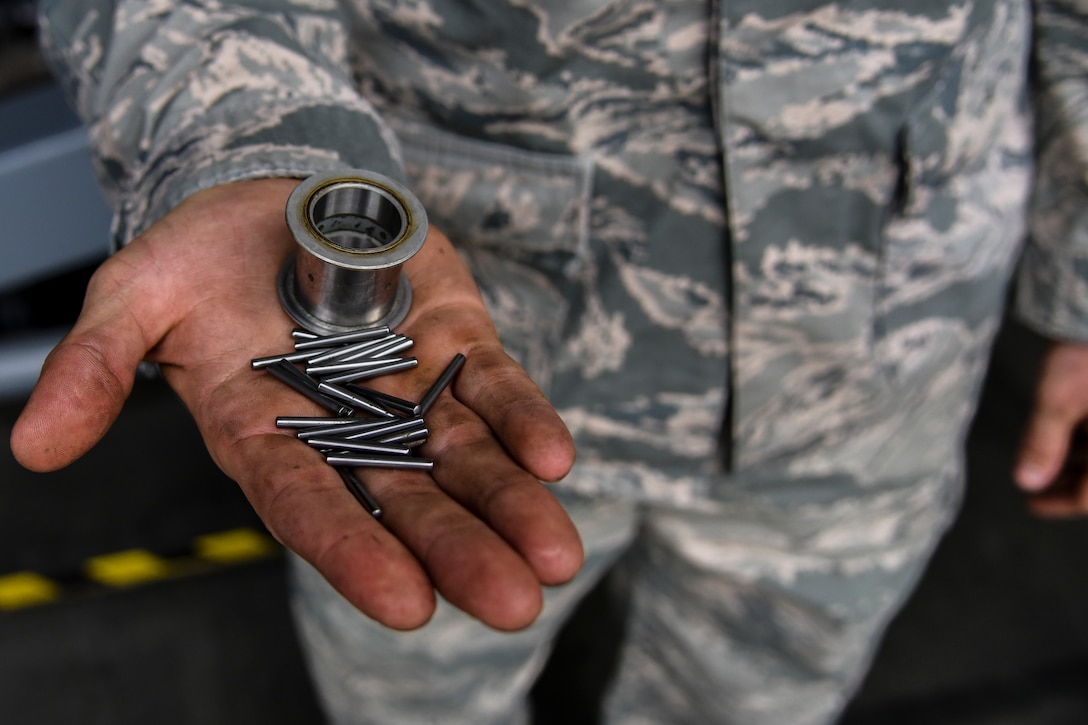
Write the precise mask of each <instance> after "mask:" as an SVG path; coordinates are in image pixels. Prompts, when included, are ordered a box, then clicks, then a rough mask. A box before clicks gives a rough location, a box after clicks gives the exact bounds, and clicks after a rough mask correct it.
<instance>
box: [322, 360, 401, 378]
mask: <svg viewBox="0 0 1088 725" xmlns="http://www.w3.org/2000/svg"><path fill="white" fill-rule="evenodd" d="M417 365H419V360H417V359H416V358H414V357H408V358H401V359H400V360H399V361H397V362H390V363H385V364H384V365H379V366H377V367H373V368H365V369H362V370H353V371H350V372H346V373H339V374H337V375H332V376H329V377H327V378H325V382H329V383H336V384H343V383H353V382H355V381H356V380H366V379H367V378H376V377H378V376H379V375H389V374H390V373H399V372H400V371H402V370H411V369H412V368H414V367H416V366H417Z"/></svg>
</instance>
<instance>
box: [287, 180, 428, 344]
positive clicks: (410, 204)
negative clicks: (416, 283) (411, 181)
mask: <svg viewBox="0 0 1088 725" xmlns="http://www.w3.org/2000/svg"><path fill="white" fill-rule="evenodd" d="M287 227H288V228H289V229H290V230H291V233H292V234H293V235H294V237H295V241H296V242H298V245H299V249H298V251H297V252H296V253H295V254H293V255H292V256H291V257H289V258H288V259H287V261H286V262H285V263H284V265H283V268H282V269H281V270H280V275H279V280H278V286H279V295H280V302H281V303H282V304H283V308H284V309H285V310H286V311H287V314H289V315H290V316H291V317H293V318H294V319H295V321H296V322H298V323H299V324H300V325H302V326H303V327H306V328H308V329H310V330H313V331H314V332H320V333H330V334H331V333H337V332H346V331H349V330H356V329H359V328H364V327H376V326H379V325H386V326H388V327H390V328H392V327H395V326H396V325H398V324H399V323H400V322H402V321H403V320H404V317H405V316H406V315H407V314H408V308H409V307H411V305H412V288H411V286H410V285H409V283H408V279H407V277H406V276H404V274H403V273H402V271H401V265H403V264H404V263H405V262H407V261H408V260H409V259H411V258H412V256H413V255H414V254H415V253H416V252H418V251H419V250H420V248H422V247H423V241H424V240H425V239H426V237H427V213H426V212H425V211H424V210H423V205H422V204H421V203H420V202H419V200H418V199H417V198H416V197H415V195H414V194H412V193H411V192H410V191H408V189H407V188H405V187H404V185H403V184H400V183H399V182H397V181H394V180H393V179H390V178H389V177H387V176H383V175H382V174H377V173H374V172H370V171H357V170H350V171H334V172H328V173H324V174H317V175H315V176H311V177H310V178H308V179H306V180H305V181H303V182H302V183H301V184H299V185H298V187H296V188H295V190H294V191H293V192H292V193H291V196H290V198H289V199H288V200H287Z"/></svg>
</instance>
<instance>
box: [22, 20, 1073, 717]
mask: <svg viewBox="0 0 1088 725" xmlns="http://www.w3.org/2000/svg"><path fill="white" fill-rule="evenodd" d="M76 5H77V3H74V2H65V1H64V0H52V1H50V0H46V1H45V2H44V3H43V10H44V18H45V22H44V28H45V33H44V37H45V40H46V45H47V47H48V49H49V50H50V51H51V54H52V57H53V58H54V59H55V62H56V64H57V65H58V67H59V70H60V75H61V77H62V79H63V82H64V83H65V85H66V86H67V88H68V89H69V91H70V93H71V95H72V97H73V98H74V99H75V100H76V103H77V105H78V107H79V109H80V110H81V112H82V113H83V114H84V115H85V117H86V118H87V119H88V120H89V122H90V127H91V132H92V136H93V139H94V142H95V145H96V148H97V151H98V154H99V160H98V161H99V171H100V174H101V176H102V179H103V182H104V184H105V186H106V188H107V190H108V192H109V193H110V194H111V195H112V199H113V201H114V202H115V204H116V206H117V209H118V215H117V222H116V234H117V241H118V242H119V243H125V242H126V241H128V240H129V239H131V238H132V237H133V236H134V235H136V234H138V233H139V232H140V231H141V230H142V229H145V228H146V227H147V226H148V225H149V224H150V223H152V222H153V221H154V220H155V219H157V218H159V217H160V216H161V215H162V214H164V213H165V212H166V211H168V210H169V209H170V208H171V207H172V206H174V205H175V204H176V203H178V202H179V201H180V200H181V199H182V198H184V197H185V196H186V195H188V194H191V193H192V192H194V191H196V190H197V189H200V188H205V187H209V186H212V185H215V184H219V183H223V182H227V181H233V180H238V179H243V178H254V177H262V176H281V175H289V176H303V175H307V174H310V173H313V172H317V171H322V170H327V169H333V168H341V167H345V166H349V167H364V168H370V169H374V170H376V171H380V172H383V173H388V174H393V175H399V176H401V177H402V178H405V179H407V180H408V181H409V183H410V185H411V186H412V188H413V189H414V190H415V191H416V193H417V194H418V195H419V196H420V197H421V199H422V200H423V202H424V203H425V205H426V206H427V208H428V212H429V214H430V216H431V217H432V220H433V222H434V223H435V225H436V226H438V227H440V228H442V229H443V230H444V231H445V232H446V233H447V234H449V236H450V237H451V239H453V240H454V242H455V243H456V244H458V245H459V248H460V249H461V250H462V251H463V253H464V255H465V257H466V258H467V259H468V261H469V263H470V265H471V267H472V268H473V271H474V272H475V274H476V276H477V279H478V281H479V283H480V285H481V287H482V288H483V290H484V293H485V297H486V299H487V302H488V304H489V307H490V309H491V311H492V314H493V316H494V318H495V320H496V323H497V324H498V326H499V329H500V331H501V333H502V335H503V338H504V342H505V343H506V344H507V345H508V347H509V348H510V350H511V351H512V352H513V353H514V354H515V355H516V356H517V357H518V358H519V359H520V360H521V362H522V363H523V364H524V365H525V366H526V367H527V369H528V370H529V371H530V372H531V373H532V374H533V375H534V376H535V377H536V379H537V380H538V381H540V382H541V383H542V385H543V386H544V387H545V389H546V390H547V391H548V393H549V395H550V397H551V399H552V401H553V402H554V403H555V405H556V407H557V408H558V409H559V410H560V412H561V413H562V415H563V416H564V419H565V420H566V421H567V423H568V425H569V426H570V427H571V429H572V431H573V433H574V435H575V437H576V440H577V442H578V445H579V462H578V463H577V465H576V467H575V469H574V471H573V473H572V474H571V475H570V477H569V478H568V479H567V480H566V481H565V482H563V484H561V485H560V486H559V487H558V490H559V495H560V496H562V497H563V499H564V501H565V502H566V503H567V504H568V505H569V507H570V510H571V511H572V514H573V515H574V517H575V519H576V521H577V522H578V523H579V526H580V527H581V530H582V533H583V536H584V538H585V540H586V542H587V548H588V550H589V563H588V564H587V567H586V572H585V573H584V574H583V575H582V576H581V578H580V579H579V580H578V581H577V582H575V584H573V585H571V586H569V587H565V588H560V589H557V590H554V591H550V592H549V593H548V597H549V602H548V608H547V610H546V613H545V615H544V617H543V618H542V620H541V622H540V623H538V624H537V625H535V626H534V627H533V628H531V629H530V630H528V631H526V632H524V633H520V634H517V635H499V634H496V633H492V632H489V631H487V630H486V629H485V628H483V627H480V626H479V625H478V624H476V623H474V622H471V621H469V620H467V619H466V618H465V617H463V616H462V615H459V614H457V613H456V612H453V611H451V610H450V609H449V608H447V607H444V608H443V609H442V610H441V611H440V613H439V615H438V616H437V617H436V620H435V622H433V623H432V624H431V625H428V627H427V628H426V629H425V630H424V631H423V632H422V633H417V634H410V635H402V634H397V635H394V634H392V633H389V632H388V631H385V630H382V629H381V628H380V627H377V626H375V625H372V624H370V623H368V622H366V621H365V620H363V619H362V618H361V617H360V616H359V615H357V614H356V613H354V611H353V610H350V609H349V608H348V607H346V606H345V605H344V603H343V602H342V601H340V600H339V599H338V598H337V597H336V596H335V595H334V594H332V593H331V590H329V589H328V588H327V586H326V585H324V583H323V582H322V581H321V580H320V578H319V577H317V576H316V575H315V574H314V573H313V572H312V571H310V570H308V569H307V568H306V567H305V565H301V564H300V565H298V566H297V567H296V583H297V587H298V592H299V596H298V597H297V604H298V606H297V611H298V613H299V619H300V622H301V630H302V632H303V633H304V634H305V639H306V640H307V642H308V644H309V649H310V654H311V660H312V666H313V669H314V672H315V674H316V675H317V679H318V681H319V683H321V687H322V692H323V695H324V698H325V700H326V704H327V706H328V708H329V711H330V714H331V715H332V716H333V717H334V719H337V720H338V721H340V720H342V721H345V722H353V721H365V722H370V721H373V722H432V721H433V722H466V723H468V722H471V723H483V722H502V723H505V722H513V721H515V720H516V713H519V712H521V707H522V704H521V700H522V697H523V695H524V692H525V690H526V688H527V687H528V686H529V684H530V683H531V680H532V676H533V674H534V673H535V671H536V669H537V668H538V667H539V664H540V661H541V659H542V658H543V656H544V654H545V653H546V651H547V642H548V640H549V639H550V637H551V635H552V634H553V632H554V630H555V628H556V627H557V626H558V624H559V623H560V622H561V620H562V617H563V616H564V614H565V613H566V612H567V611H568V610H569V608H570V607H571V606H573V604H574V602H575V601H576V600H577V598H578V596H579V595H580V594H581V593H582V592H584V591H585V589H586V588H587V587H588V586H590V585H591V584H592V583H593V580H594V579H595V578H596V577H599V576H600V575H601V574H602V573H603V572H604V571H605V570H606V569H607V568H609V567H610V566H612V565H613V564H615V563H616V562H617V561H620V562H621V563H620V567H621V569H622V572H623V575H624V578H625V580H626V581H627V582H628V584H629V587H630V604H629V607H630V625H629V628H628V629H629V631H628V636H627V638H626V642H625V645H624V652H623V659H622V665H621V669H620V673H619V675H618V678H617V683H616V685H615V687H614V689H613V691H612V695H611V697H610V698H609V702H608V705H607V709H608V717H610V718H611V719H612V720H614V721H617V722H624V723H638V722H646V723H665V722H667V723H679V722H745V723H749V722H750V723H787V722H788V723H804V722H823V721H826V720H828V719H831V718H833V717H834V716H835V715H836V713H837V712H838V711H839V710H840V709H841V707H842V706H843V704H844V701H845V698H847V697H848V696H849V693H850V692H851V690H852V687H853V686H854V685H855V683H856V681H857V679H858V678H859V677H860V676H861V673H862V671H863V669H864V665H865V663H866V661H867V659H868V657H869V656H870V653H871V650H872V647H873V645H874V642H875V639H876V637H877V636H878V634H879V632H880V631H881V629H882V627H883V625H884V624H885V622H886V621H887V619H888V618H889V617H890V616H891V615H892V613H893V612H894V610H895V608H896V606H897V605H898V603H899V602H900V601H901V600H902V598H903V597H904V596H905V595H906V593H907V592H908V591H909V588H910V586H911V584H912V582H913V581H914V580H915V578H916V577H917V576H918V574H919V571H920V569H921V567H922V566H923V565H924V562H925V560H926V558H927V556H928V554H929V553H930V551H931V550H932V548H933V546H934V545H935V543H936V540H937V538H938V537H939V535H940V533H941V531H942V530H943V529H944V527H945V526H946V525H947V523H948V521H949V519H950V517H951V516H952V514H953V512H954V508H955V504H956V502H957V500H958V495H959V491H958V489H959V486H960V480H961V477H962V460H961V452H960V449H961V444H962V439H963V436H964V432H965V428H966V426H967V423H968V421H969V418H970V416H971V414H972V412H973V407H974V403H975V399H976V394H977V390H978V387H979V383H980V379H981V376H982V374H983V371H984V366H985V362H986V359H987V353H988V349H989V344H990V341H991V338H992V336H993V334H994V332H995V330H996V327H997V325H998V320H999V317H1000V314H1001V309H1002V304H1003V300H1004V294H1005V288H1006V286H1007V281H1008V277H1009V275H1010V273H1011V270H1012V266H1013V263H1014V262H1015V261H1016V259H1017V257H1018V253H1019V252H1020V242H1021V240H1022V238H1023V237H1024V236H1025V232H1026V229H1027V225H1028V221H1029V219H1030V223H1031V231H1032V235H1031V241H1030V243H1029V245H1028V248H1027V251H1026V253H1025V255H1024V263H1023V265H1022V271H1021V285H1020V290H1021V295H1020V302H1021V305H1020V307H1021V310H1020V311H1021V313H1022V314H1023V316H1024V317H1025V318H1026V319H1027V320H1028V321H1029V322H1031V323H1032V324H1034V325H1035V326H1036V327H1038V328H1039V329H1041V330H1042V331H1044V332H1049V333H1052V334H1055V335H1059V336H1065V337H1085V335H1084V334H1083V331H1085V330H1086V329H1088V317H1086V315H1088V289H1086V287H1085V280H1086V279H1088V259H1086V257H1088V250H1085V249H1084V247H1085V246H1086V244H1088V241H1086V240H1088V235H1086V233H1085V232H1086V231H1088V230H1086V229H1085V224H1084V217H1083V215H1082V214H1081V212H1080V210H1081V209H1083V208H1084V197H1085V166H1084V161H1085V157H1086V155H1088V118H1086V116H1088V104H1086V103H1085V101H1084V98H1085V97H1086V93H1085V91H1086V83H1085V80H1084V79H1085V72H1084V71H1085V68H1084V64H1085V60H1084V54H1083V51H1084V50H1085V48H1086V47H1088V7H1086V6H1085V4H1084V3H1074V2H1058V1H1057V0H1054V1H1052V2H1035V3H1029V2H1024V1H1017V0H990V1H989V2H986V1H982V0H979V1H977V2H972V1H971V0H959V1H955V0H918V2H914V3H910V4H909V9H904V5H903V4H902V3H900V2H894V3H893V2H889V1H887V0H858V1H857V2H845V3H834V4H832V3H805V2H800V1H799V0H758V1H757V0H733V1H732V2H724V1H713V2H707V1H705V0H659V1H657V2H652V1H650V0H566V1H565V2H551V3H548V2H543V1H537V0H494V2H488V3H486V4H480V3H472V2H464V1H463V0H404V1H399V2H398V1H395V0H344V1H343V2H340V3H337V2H334V0H266V1H265V2H259V1H257V0H251V1H249V2H242V1H239V2H226V1H222V2H218V1H214V0H205V1H203V2H198V1H196V0H190V1H182V0H153V1H148V0H92V1H91V2H85V3H82V5H83V7H81V8H76V7H75V6H76ZM1033 43H1034V45H1033ZM1029 58H1033V59H1034V61H1035V63H1036V65H1035V68H1036V69H1037V76H1038V77H1037V78H1033V83H1032V85H1031V87H1030V88H1029V84H1028V73H1027V67H1028V61H1029ZM1033 125H1034V129H1035V132H1034V134H1033V133H1032V126H1033ZM1036 166H1037V168H1035V167H1036ZM1036 177H1037V178H1036ZM1029 190H1030V191H1032V192H1033V193H1034V196H1033V197H1031V198H1032V201H1031V204H1032V208H1031V209H1030V210H1029V209H1028V204H1029V201H1028V200H1029ZM1029 211H1030V212H1031V213H1029ZM376 660H377V661H376Z"/></svg>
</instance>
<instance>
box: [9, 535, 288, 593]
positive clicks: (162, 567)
mask: <svg viewBox="0 0 1088 725" xmlns="http://www.w3.org/2000/svg"><path fill="white" fill-rule="evenodd" d="M281 552H282V549H281V548H280V545H279V544H277V543H276V542H275V540H273V539H272V537H270V536H269V535H268V534H266V533H263V532H260V531H256V530H254V529H250V528H240V529H231V530H229V531H220V532H216V533H211V534H204V535H202V536H198V537H196V538H195V539H194V540H193V542H192V549H191V550H190V551H187V552H185V553H184V554H180V555H174V556H166V555H161V554H156V553H154V552H152V551H148V550H146V549H126V550H124V551H117V552H113V553H110V554H102V555H100V556H94V557H91V558H90V559H87V560H86V561H85V562H84V563H83V567H82V570H81V571H80V572H79V573H78V574H76V575H63V576H49V575H45V574H40V573H38V572H32V571H17V572H12V573H10V574H0V611H10V610H15V609H24V608H26V607H34V606H39V605H42V604H51V603H53V602H58V601H60V600H62V599H64V598H65V597H67V596H69V595H71V594H73V593H76V592H83V591H87V590H95V589H103V588H108V589H122V588H126V587H134V586H139V585H141V584H148V583H151V582H156V581H161V580H164V579H173V578H177V577H181V576H188V575H192V574H202V573H205V572H209V571H213V570H216V569H220V568H223V567H228V566H234V565H237V564H244V563H248V562H252V561H256V560H259V559H266V558H269V557H272V556H277V555H278V554H280V553H281Z"/></svg>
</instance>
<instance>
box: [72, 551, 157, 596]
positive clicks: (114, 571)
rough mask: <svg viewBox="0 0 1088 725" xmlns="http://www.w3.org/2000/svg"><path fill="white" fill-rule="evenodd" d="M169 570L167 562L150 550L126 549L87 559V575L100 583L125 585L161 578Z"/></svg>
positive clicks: (116, 585)
mask: <svg viewBox="0 0 1088 725" xmlns="http://www.w3.org/2000/svg"><path fill="white" fill-rule="evenodd" d="M169 570H170V566H169V563H168V562H167V561H166V560H165V559H162V558H160V557H158V556H155V555H154V554H152V553H151V552H150V551H145V550H144V549H128V550H127V551H118V552H116V553H113V554H104V555H103V556H96V557H94V558H92V559H88V560H87V565H86V572H87V576H88V577H90V578H91V579H94V580H95V581H97V582H99V583H100V584H105V585H106V586H111V587H127V586H132V585H133V584H143V583H144V582H149V581H154V580H156V579H162V578H163V577H165V576H166V575H167V574H168V573H169Z"/></svg>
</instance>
